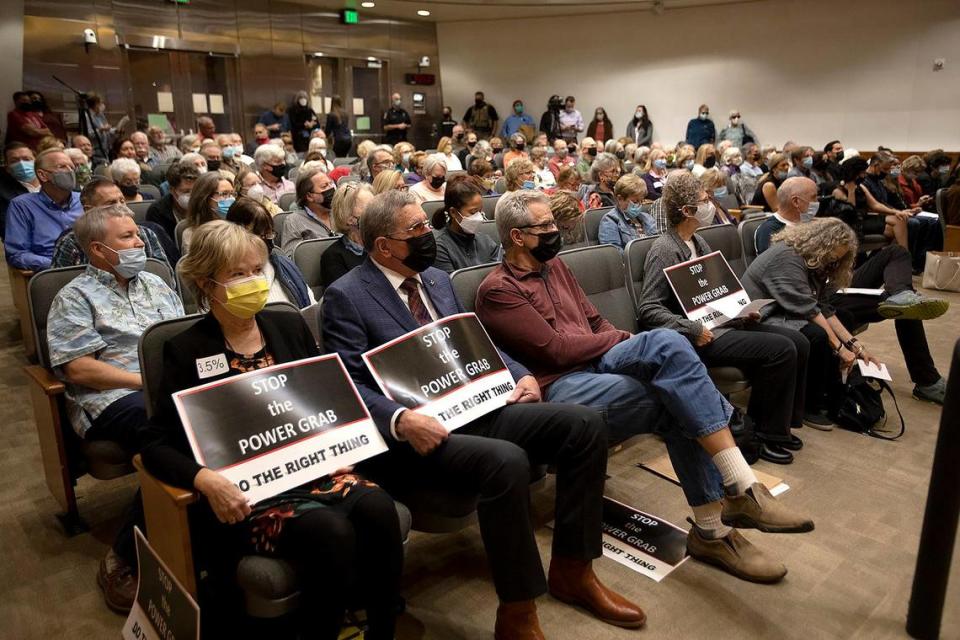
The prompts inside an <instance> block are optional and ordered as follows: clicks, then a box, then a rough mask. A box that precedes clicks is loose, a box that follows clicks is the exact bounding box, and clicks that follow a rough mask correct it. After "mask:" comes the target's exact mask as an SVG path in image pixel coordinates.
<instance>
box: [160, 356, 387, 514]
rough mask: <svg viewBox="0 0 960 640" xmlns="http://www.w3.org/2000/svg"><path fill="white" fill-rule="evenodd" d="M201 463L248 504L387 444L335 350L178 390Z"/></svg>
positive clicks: (362, 457) (185, 422) (363, 457)
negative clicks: (218, 475) (238, 492)
mask: <svg viewBox="0 0 960 640" xmlns="http://www.w3.org/2000/svg"><path fill="white" fill-rule="evenodd" d="M173 401H174V404H176V407H177V411H178V412H179V413H180V418H181V420H182V421H183V428H184V431H186V434H187V439H188V440H189V442H190V448H191V449H192V450H193V455H194V457H195V458H196V460H197V462H199V463H200V464H202V465H204V466H206V467H209V468H210V469H212V470H214V471H217V472H218V473H220V474H222V475H223V476H225V477H226V478H227V479H228V480H230V481H231V482H233V483H234V484H236V485H237V486H238V487H239V488H240V490H241V491H242V492H243V493H244V495H245V496H246V497H247V498H248V499H249V500H250V502H251V503H256V502H259V501H261V500H264V499H266V498H270V497H273V496H275V495H277V494H279V493H283V492H284V491H287V490H288V489H293V488H296V487H299V486H300V485H302V484H304V483H306V482H309V481H311V480H315V479H316V478H319V477H321V476H324V475H328V474H330V473H331V472H333V471H336V470H337V469H340V468H342V467H346V466H349V465H352V464H356V463H357V462H360V461H362V460H366V459H367V458H370V457H372V456H375V455H377V454H378V453H382V452H384V451H386V450H387V445H386V443H384V441H383V438H382V437H381V436H380V432H379V431H378V430H377V427H376V425H374V423H373V420H372V419H371V418H370V413H369V412H368V411H367V407H366V405H364V404H363V401H362V400H361V399H360V394H359V393H357V389H356V387H355V386H354V384H353V381H352V380H351V379H350V376H349V375H348V374H347V371H346V369H345V368H344V366H343V362H342V361H341V360H340V356H339V355H337V354H331V355H325V356H317V357H315V358H307V359H304V360H296V361H294V362H287V363H284V364H278V365H275V366H272V367H266V368H264V369H258V370H256V371H250V372H248V373H243V374H240V375H238V376H233V377H230V378H225V379H223V380H218V381H215V382H209V383H207V384H204V385H200V386H198V387H194V388H192V389H186V390H184V391H179V392H177V393H175V394H173Z"/></svg>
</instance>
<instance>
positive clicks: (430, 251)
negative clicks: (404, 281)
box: [400, 233, 437, 273]
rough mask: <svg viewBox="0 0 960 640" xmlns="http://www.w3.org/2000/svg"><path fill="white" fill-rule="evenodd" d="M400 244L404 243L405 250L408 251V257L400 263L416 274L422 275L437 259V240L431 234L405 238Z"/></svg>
mask: <svg viewBox="0 0 960 640" xmlns="http://www.w3.org/2000/svg"><path fill="white" fill-rule="evenodd" d="M401 242H406V243H407V248H408V249H410V255H408V256H407V257H406V258H404V259H403V260H401V261H400V262H402V263H403V266H405V267H406V268H408V269H410V270H411V271H416V272H417V273H422V272H424V271H426V270H427V269H428V268H429V267H432V266H433V263H434V261H435V260H436V259H437V240H436V238H434V237H433V234H432V233H425V234H423V235H420V236H414V237H412V238H405V239H404V240H401Z"/></svg>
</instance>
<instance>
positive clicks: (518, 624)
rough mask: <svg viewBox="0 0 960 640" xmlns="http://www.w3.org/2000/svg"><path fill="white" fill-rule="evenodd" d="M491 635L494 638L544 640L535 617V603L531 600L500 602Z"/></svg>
mask: <svg viewBox="0 0 960 640" xmlns="http://www.w3.org/2000/svg"><path fill="white" fill-rule="evenodd" d="M493 637H494V638H495V639H496V640H546V639H545V638H544V637H543V631H542V630H541V629H540V619H539V618H538V617H537V603H536V602H534V601H533V600H521V601H520V602H501V603H500V606H499V607H497V625H496V626H495V627H494V629H493Z"/></svg>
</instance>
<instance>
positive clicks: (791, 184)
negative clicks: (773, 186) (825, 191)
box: [777, 177, 817, 222]
mask: <svg viewBox="0 0 960 640" xmlns="http://www.w3.org/2000/svg"><path fill="white" fill-rule="evenodd" d="M777 199H778V200H779V201H780V209H779V210H778V211H777V213H779V214H780V216H781V217H783V218H784V219H786V220H789V221H791V222H800V214H801V213H806V211H807V209H808V208H809V207H810V203H811V202H815V201H816V200H817V183H815V182H814V181H813V180H811V179H810V178H801V177H797V178H787V179H786V180H784V181H783V184H781V185H780V188H779V189H777Z"/></svg>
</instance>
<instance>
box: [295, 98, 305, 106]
mask: <svg viewBox="0 0 960 640" xmlns="http://www.w3.org/2000/svg"><path fill="white" fill-rule="evenodd" d="M297 104H298V105H300V106H301V107H305V106H307V99H306V98H300V99H299V100H297Z"/></svg>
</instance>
